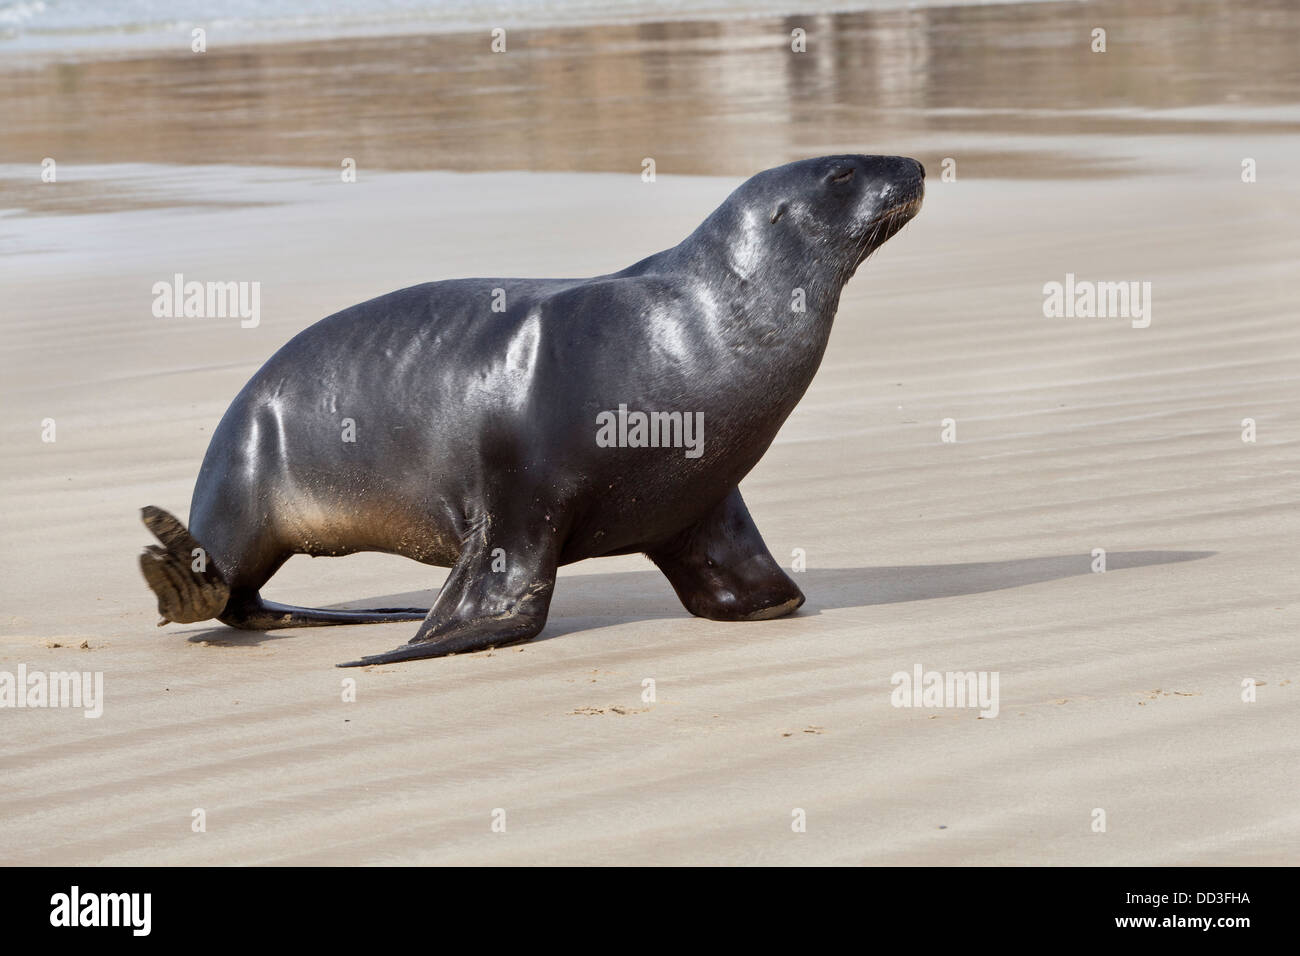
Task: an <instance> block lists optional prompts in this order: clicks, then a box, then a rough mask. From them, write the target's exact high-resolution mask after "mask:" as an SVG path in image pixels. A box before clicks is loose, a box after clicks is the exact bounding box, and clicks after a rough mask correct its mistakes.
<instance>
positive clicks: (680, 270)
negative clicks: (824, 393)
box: [621, 194, 848, 330]
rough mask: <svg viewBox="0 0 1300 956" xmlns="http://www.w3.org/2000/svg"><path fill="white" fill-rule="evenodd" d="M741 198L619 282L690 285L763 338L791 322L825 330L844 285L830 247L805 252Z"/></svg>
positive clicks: (806, 247)
mask: <svg viewBox="0 0 1300 956" xmlns="http://www.w3.org/2000/svg"><path fill="white" fill-rule="evenodd" d="M741 198H742V197H738V196H737V195H735V194H733V195H732V196H731V197H729V198H728V199H727V201H726V202H724V203H723V204H722V205H721V206H719V207H718V208H717V209H715V210H714V211H713V212H712V213H710V214H709V216H708V218H706V219H705V220H704V222H702V223H701V224H700V225H699V226H698V227H697V228H696V229H695V231H694V232H692V233H691V234H690V235H689V236H687V237H686V238H685V239H683V240H682V241H681V242H680V243H678V244H677V245H675V246H673V247H671V248H669V249H665V250H663V251H662V252H659V253H656V254H655V255H652V256H650V257H648V258H646V259H643V260H641V261H640V262H638V263H636V264H635V265H633V266H631V267H630V268H628V269H626V270H624V271H623V273H621V274H622V275H654V274H658V275H664V276H669V277H672V278H673V279H675V280H678V281H682V280H687V281H693V282H694V283H696V284H698V285H699V286H701V287H703V288H704V289H706V290H707V292H708V294H709V298H711V299H713V300H714V301H716V302H719V303H723V302H725V303H729V304H731V305H734V306H735V307H736V308H735V310H734V311H738V312H739V313H742V314H744V315H745V316H746V318H747V323H748V324H749V325H752V326H760V327H762V328H763V329H765V330H767V329H772V328H774V327H778V326H784V325H786V324H788V323H789V321H790V320H791V319H792V318H796V317H797V318H799V319H800V320H801V323H806V322H807V320H808V319H809V318H818V317H820V318H822V319H823V320H824V321H825V322H827V323H829V321H830V320H831V319H832V318H833V317H834V315H835V310H836V308H837V307H838V305H839V298H840V292H841V291H842V289H843V286H844V283H845V281H847V278H848V276H847V274H846V272H845V270H844V269H842V268H841V267H840V264H839V263H838V262H836V261H833V259H832V253H833V251H834V250H833V247H832V246H831V245H830V244H826V245H823V246H821V247H814V246H812V245H811V244H810V243H809V242H808V241H807V240H806V239H805V238H804V237H803V236H802V235H800V234H798V233H796V232H794V231H793V230H789V229H783V228H780V227H779V226H778V225H777V224H775V223H773V222H772V220H771V213H770V211H768V210H766V208H765V207H764V206H762V205H760V204H759V203H756V202H753V201H741Z"/></svg>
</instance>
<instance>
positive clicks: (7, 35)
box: [0, 0, 987, 52]
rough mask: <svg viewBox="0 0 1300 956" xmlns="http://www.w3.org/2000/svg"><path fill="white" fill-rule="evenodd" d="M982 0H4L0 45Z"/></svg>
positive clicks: (523, 24)
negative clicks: (806, 0)
mask: <svg viewBox="0 0 1300 956" xmlns="http://www.w3.org/2000/svg"><path fill="white" fill-rule="evenodd" d="M982 2H987V0H935V2H929V0H840V2H834V0H832V2H829V3H826V2H823V3H816V4H808V3H801V2H800V0H653V2H652V0H0V51H6V50H7V51H53V52H60V51H66V52H75V51H78V50H92V51H93V50H97V49H98V50H104V49H110V50H111V49H119V48H122V49H132V48H158V47H163V48H165V47H169V46H178V47H183V48H188V46H189V43H190V36H191V31H192V30H193V29H194V28H195V27H202V28H203V29H204V30H205V31H206V33H207V42H208V44H209V45H213V44H216V43H221V44H225V45H231V44H236V43H238V44H245V43H257V42H284V41H288V40H296V39H321V38H330V37H346V36H381V35H387V34H403V33H459V32H468V31H473V30H484V31H487V30H491V29H492V28H494V27H498V26H500V27H505V28H506V29H507V30H509V29H511V28H516V29H519V28H529V27H533V28H536V27H545V26H565V25H574V26H577V25H588V24H596V23H636V22H646V21H655V20H674V21H675V20H695V19H726V18H734V17H758V16H769V17H770V16H779V15H783V14H800V13H812V12H816V13H830V12H844V11H853V10H887V9H898V8H904V7H926V6H954V5H968V4H978V3H982Z"/></svg>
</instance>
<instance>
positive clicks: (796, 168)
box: [735, 154, 925, 281]
mask: <svg viewBox="0 0 1300 956" xmlns="http://www.w3.org/2000/svg"><path fill="white" fill-rule="evenodd" d="M924 193H925V167H924V166H922V165H921V164H920V163H919V162H917V161H916V160H914V159H909V158H907V157H905V156H858V155H852V154H849V155H844V156H820V157H817V158H816V159H804V160H800V161H799V162H796V163H789V164H787V165H785V166H777V167H775V168H774V169H768V170H764V171H763V172H761V173H758V174H757V175H755V176H753V177H752V178H750V179H749V180H748V181H746V182H745V183H744V184H743V185H742V186H741V187H740V188H739V189H738V190H736V194H735V195H736V197H737V198H742V199H743V203H744V205H745V206H746V208H748V209H750V210H755V209H761V210H763V211H764V214H765V215H764V219H763V222H762V223H761V224H760V225H759V231H766V232H767V233H768V235H767V236H765V237H764V238H765V240H766V241H765V242H764V243H763V245H765V246H768V247H769V248H772V247H776V248H780V249H782V251H783V252H784V253H785V254H786V255H787V256H790V255H796V256H797V255H802V256H804V257H812V258H813V259H815V260H818V261H820V262H824V263H826V264H827V265H829V266H831V267H832V268H833V269H834V270H835V271H836V273H837V274H838V275H839V277H840V278H841V280H842V281H847V280H848V278H849V277H850V276H852V275H853V272H854V270H855V269H857V267H858V266H859V265H861V264H862V262H863V260H864V259H866V258H867V256H869V255H871V253H872V252H874V251H875V250H876V249H879V248H880V247H881V246H882V245H884V244H885V242H886V241H887V240H888V239H889V238H890V237H891V236H893V235H894V234H895V233H897V232H898V231H899V230H900V229H902V228H903V226H905V225H906V224H907V223H908V222H909V221H910V220H911V219H912V217H914V216H915V215H916V214H917V212H919V211H920V208H921V197H922V196H923V195H924Z"/></svg>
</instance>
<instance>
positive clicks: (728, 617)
mask: <svg viewBox="0 0 1300 956" xmlns="http://www.w3.org/2000/svg"><path fill="white" fill-rule="evenodd" d="M646 555H647V556H648V557H649V558H650V560H651V561H653V562H654V563H655V564H657V565H659V569H660V570H661V571H663V573H664V574H665V575H667V577H668V580H669V582H671V584H672V586H673V590H674V591H676V592H677V596H678V597H679V598H681V602H682V604H683V605H685V607H686V610H688V611H690V612H691V613H692V614H694V615H695V616H696V617H706V618H709V619H710V620H714V621H764V620H767V619H769V618H774V617H784V616H785V615H787V614H790V613H792V612H793V611H794V610H795V609H796V608H798V607H799V605H801V604H803V602H804V596H803V592H802V591H800V590H799V588H798V587H797V586H796V585H795V583H794V581H792V580H790V576H789V575H787V574H786V573H785V572H784V571H783V570H781V566H780V565H779V564H777V563H776V559H775V558H773V557H772V553H771V552H770V551H768V550H767V545H766V544H764V543H763V538H762V536H761V535H760V534H759V533H758V528H757V527H755V525H754V519H753V518H751V517H750V516H749V509H748V508H746V507H745V502H744V501H743V500H742V499H741V497H740V489H738V488H733V489H731V493H730V494H728V495H727V497H725V498H723V499H722V501H720V502H719V503H718V504H717V506H716V507H715V508H714V509H713V510H712V511H710V512H709V513H708V514H707V515H705V516H704V517H703V518H702V519H701V520H700V521H698V522H696V523H695V524H693V525H691V526H690V527H689V528H687V529H685V530H684V531H682V532H681V533H680V534H678V535H677V536H676V537H675V538H673V539H672V540H671V541H668V542H666V543H665V544H664V545H662V546H660V547H658V548H656V549H654V550H652V551H647V552H646Z"/></svg>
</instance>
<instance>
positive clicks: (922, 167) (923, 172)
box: [912, 159, 925, 179]
mask: <svg viewBox="0 0 1300 956" xmlns="http://www.w3.org/2000/svg"><path fill="white" fill-rule="evenodd" d="M912 162H914V163H916V168H917V169H918V170H920V171H921V178H922V179H924V178H925V167H924V166H922V165H921V162H920V161H919V160H915V159H914V160H912Z"/></svg>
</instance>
